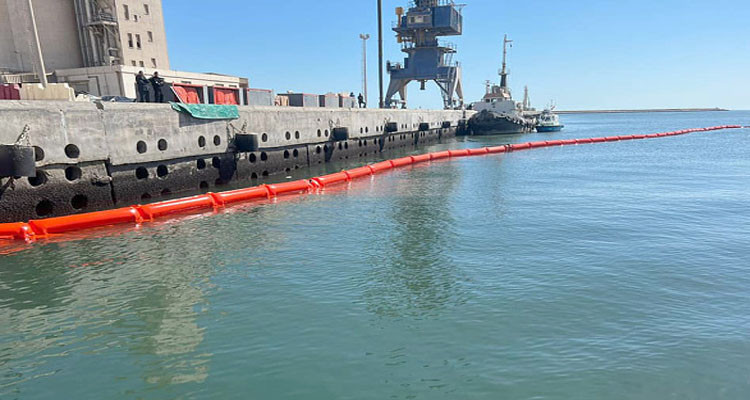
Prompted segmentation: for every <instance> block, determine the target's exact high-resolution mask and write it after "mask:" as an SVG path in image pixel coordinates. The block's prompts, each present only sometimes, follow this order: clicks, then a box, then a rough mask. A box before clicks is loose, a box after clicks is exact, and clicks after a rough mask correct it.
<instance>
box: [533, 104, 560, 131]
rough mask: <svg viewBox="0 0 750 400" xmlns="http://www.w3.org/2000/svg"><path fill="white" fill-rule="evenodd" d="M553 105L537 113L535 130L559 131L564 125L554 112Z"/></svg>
mask: <svg viewBox="0 0 750 400" xmlns="http://www.w3.org/2000/svg"><path fill="white" fill-rule="evenodd" d="M554 109H555V107H554V106H553V107H550V108H548V109H546V110H544V111H542V113H541V114H540V115H539V118H538V120H537V125H536V131H537V132H560V131H561V130H562V129H563V128H564V127H565V125H562V124H560V117H559V116H558V115H557V114H555V113H554V112H553V111H554Z"/></svg>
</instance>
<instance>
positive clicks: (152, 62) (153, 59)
mask: <svg viewBox="0 0 750 400" xmlns="http://www.w3.org/2000/svg"><path fill="white" fill-rule="evenodd" d="M151 66H152V67H153V68H156V59H155V58H152V59H151Z"/></svg>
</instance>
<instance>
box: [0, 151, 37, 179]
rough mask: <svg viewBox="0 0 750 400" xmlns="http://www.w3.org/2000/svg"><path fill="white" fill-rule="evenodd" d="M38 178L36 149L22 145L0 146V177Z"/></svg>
mask: <svg viewBox="0 0 750 400" xmlns="http://www.w3.org/2000/svg"><path fill="white" fill-rule="evenodd" d="M13 176H26V177H34V176H36V158H35V156H34V148H33V147H31V146H20V145H8V144H2V145H0V177H3V178H8V177H13Z"/></svg>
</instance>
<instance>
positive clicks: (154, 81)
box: [149, 72, 164, 103]
mask: <svg viewBox="0 0 750 400" xmlns="http://www.w3.org/2000/svg"><path fill="white" fill-rule="evenodd" d="M149 82H151V87H153V88H154V101H155V102H157V103H163V102H164V92H162V88H163V87H164V79H162V78H161V77H159V73H158V72H154V76H152V77H151V79H149Z"/></svg>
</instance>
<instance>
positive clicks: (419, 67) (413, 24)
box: [385, 0, 463, 109]
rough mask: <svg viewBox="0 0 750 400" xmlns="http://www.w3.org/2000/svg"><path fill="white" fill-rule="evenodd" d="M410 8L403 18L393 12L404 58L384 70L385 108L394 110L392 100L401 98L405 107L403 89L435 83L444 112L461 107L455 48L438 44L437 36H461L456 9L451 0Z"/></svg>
mask: <svg viewBox="0 0 750 400" xmlns="http://www.w3.org/2000/svg"><path fill="white" fill-rule="evenodd" d="M412 5H413V7H411V8H409V10H408V11H407V12H406V13H405V14H404V10H403V8H401V7H399V8H397V9H396V15H397V16H398V21H397V22H396V25H395V26H394V28H393V31H394V32H396V35H397V38H398V42H399V43H401V46H402V49H401V50H402V51H403V52H404V53H406V54H407V57H406V58H404V63H403V65H402V64H401V63H391V62H388V63H387V65H386V69H387V70H388V73H389V74H390V76H391V82H390V85H389V86H388V92H387V94H386V98H385V105H386V106H387V107H393V106H395V105H397V104H398V103H399V101H397V100H394V99H393V96H395V95H396V93H398V94H399V95H400V96H401V101H400V103H401V104H402V106H403V107H406V86H407V85H408V84H409V82H411V81H419V82H420V84H421V89H422V90H424V89H425V83H426V82H427V81H435V83H437V85H438V86H439V87H440V91H441V93H442V96H443V103H444V106H445V108H446V109H453V108H459V107H461V106H463V88H462V84H461V66H460V65H459V64H458V63H454V62H453V55H454V54H455V53H456V46H455V45H452V44H449V43H444V42H441V41H439V40H438V37H440V36H458V35H461V33H462V32H463V16H462V15H461V9H460V6H459V5H456V4H455V3H453V1H450V0H415V1H414V2H413V4H412Z"/></svg>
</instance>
